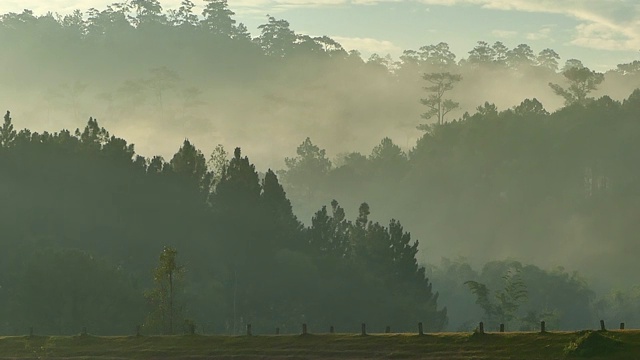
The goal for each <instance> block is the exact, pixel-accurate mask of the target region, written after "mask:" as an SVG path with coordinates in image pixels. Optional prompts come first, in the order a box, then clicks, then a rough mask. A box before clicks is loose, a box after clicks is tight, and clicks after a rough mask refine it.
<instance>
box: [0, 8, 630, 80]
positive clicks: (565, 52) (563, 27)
mask: <svg viewBox="0 0 640 360" xmlns="http://www.w3.org/2000/svg"><path fill="white" fill-rule="evenodd" d="M112 2H113V1H103V0H47V1H43V0H0V13H6V12H19V11H22V9H25V8H26V9H31V10H33V11H34V12H35V13H36V14H44V13H46V12H47V11H52V12H58V13H61V14H64V13H68V12H71V11H72V10H74V9H80V10H83V11H85V10H87V9H89V8H91V7H95V8H98V9H103V8H105V6H106V5H107V4H110V3H112ZM194 3H195V4H196V5H197V6H199V9H201V7H200V6H201V5H202V1H201V0H194ZM161 4H162V5H163V6H164V8H165V9H171V8H176V7H178V6H179V4H180V0H161ZM229 7H230V8H231V10H233V11H235V12H236V16H235V18H236V20H238V21H240V22H243V23H245V24H246V25H247V26H248V28H249V30H250V31H251V32H252V33H253V34H254V35H257V29H256V28H257V26H258V25H260V24H262V23H264V22H266V15H267V14H270V15H272V16H275V17H276V18H283V19H286V20H288V21H289V22H290V23H291V27H292V29H293V30H295V31H296V32H298V33H305V34H309V35H328V36H330V37H332V38H334V39H336V40H338V41H339V42H340V43H341V44H342V45H343V46H344V47H345V48H347V49H349V50H350V49H357V50H360V51H361V52H362V53H363V55H364V56H365V57H366V56H368V55H369V54H371V53H372V52H377V53H379V54H381V55H385V54H387V53H389V54H391V55H392V56H393V57H394V58H397V57H398V56H399V55H400V54H401V53H402V50H404V49H417V48H419V47H420V46H423V45H429V44H437V43H439V42H441V41H444V42H447V43H449V45H450V47H451V49H452V51H453V52H454V53H456V55H457V56H458V59H460V58H462V57H466V56H467V52H468V51H469V50H471V49H472V48H473V46H474V45H475V43H476V41H478V40H484V41H488V42H490V43H493V42H494V41H498V40H499V41H502V42H503V43H505V45H507V46H508V47H510V48H513V47H515V46H517V45H518V44H521V43H526V44H529V45H530V46H531V47H532V48H533V50H534V51H536V52H538V51H540V50H542V49H545V48H552V49H554V50H556V51H557V52H558V53H559V54H560V56H562V60H561V61H565V60H567V59H570V58H578V59H580V60H582V61H583V62H584V63H585V65H587V66H589V67H591V68H593V69H596V70H600V71H604V70H607V69H610V68H615V66H616V65H617V64H619V63H625V62H630V61H633V60H640V52H639V50H640V0H413V1H412V0H229ZM199 11H200V10H198V12H199Z"/></svg>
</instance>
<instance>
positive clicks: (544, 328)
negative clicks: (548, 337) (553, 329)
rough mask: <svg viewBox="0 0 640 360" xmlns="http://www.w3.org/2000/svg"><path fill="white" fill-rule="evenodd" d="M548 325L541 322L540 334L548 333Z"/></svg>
mask: <svg viewBox="0 0 640 360" xmlns="http://www.w3.org/2000/svg"><path fill="white" fill-rule="evenodd" d="M546 325H547V324H546V323H545V322H544V321H540V332H541V333H543V332H547V329H546Z"/></svg>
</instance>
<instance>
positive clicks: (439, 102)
mask: <svg viewBox="0 0 640 360" xmlns="http://www.w3.org/2000/svg"><path fill="white" fill-rule="evenodd" d="M422 78H423V79H424V80H426V81H427V82H428V83H429V85H428V86H426V87H424V89H425V90H426V91H428V92H430V94H429V95H428V96H427V97H426V98H424V99H421V100H420V102H421V103H422V104H423V105H425V106H426V107H427V112H425V113H424V114H422V115H421V116H422V118H423V119H426V120H429V119H431V118H433V117H435V118H436V121H437V124H439V125H442V124H443V123H444V119H445V116H446V115H447V114H448V113H449V112H451V111H452V110H455V109H457V108H459V107H460V103H458V102H455V101H453V100H450V99H445V98H444V94H445V93H446V92H447V91H450V90H453V86H454V84H455V83H457V82H459V81H461V80H462V75H459V74H452V73H449V72H443V73H431V74H424V75H423V76H422ZM427 128H428V125H426V124H421V125H419V126H418V129H420V130H426V129H427Z"/></svg>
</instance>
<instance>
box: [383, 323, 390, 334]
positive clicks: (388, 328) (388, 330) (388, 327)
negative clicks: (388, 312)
mask: <svg viewBox="0 0 640 360" xmlns="http://www.w3.org/2000/svg"><path fill="white" fill-rule="evenodd" d="M384 333H385V334H390V333H391V326H389V325H387V327H386V328H385V329H384Z"/></svg>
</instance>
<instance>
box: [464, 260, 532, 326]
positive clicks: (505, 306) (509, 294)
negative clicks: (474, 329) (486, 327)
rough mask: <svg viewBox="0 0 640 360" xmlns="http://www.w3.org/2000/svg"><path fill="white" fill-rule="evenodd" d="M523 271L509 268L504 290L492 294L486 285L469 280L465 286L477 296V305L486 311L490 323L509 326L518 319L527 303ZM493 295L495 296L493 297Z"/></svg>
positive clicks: (504, 280) (503, 278)
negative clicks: (517, 315)
mask: <svg viewBox="0 0 640 360" xmlns="http://www.w3.org/2000/svg"><path fill="white" fill-rule="evenodd" d="M520 272H521V270H520V269H519V268H517V267H512V268H509V269H508V270H507V272H506V274H504V275H503V276H502V280H503V283H504V288H503V289H501V290H499V291H495V292H494V293H492V292H491V291H490V290H489V288H487V286H486V285H484V284H481V283H479V282H477V281H473V280H468V281H466V282H465V284H466V285H467V286H468V287H469V290H471V292H472V293H473V294H474V295H475V296H476V304H478V305H480V307H481V308H482V309H483V310H484V312H485V316H486V317H487V320H488V323H490V324H491V325H493V326H495V325H496V324H508V323H510V322H512V321H513V320H514V319H515V318H516V313H517V312H518V310H519V308H520V306H521V305H522V304H523V303H524V302H525V301H527V299H528V291H527V286H526V285H525V284H524V281H523V280H522V277H521V274H520ZM491 295H493V296H491Z"/></svg>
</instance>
